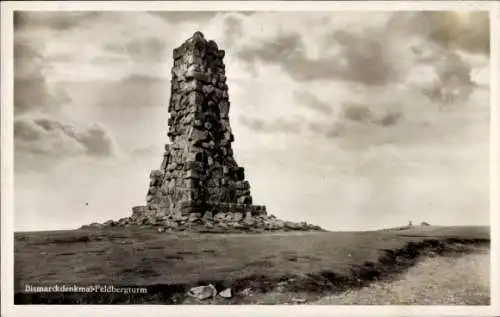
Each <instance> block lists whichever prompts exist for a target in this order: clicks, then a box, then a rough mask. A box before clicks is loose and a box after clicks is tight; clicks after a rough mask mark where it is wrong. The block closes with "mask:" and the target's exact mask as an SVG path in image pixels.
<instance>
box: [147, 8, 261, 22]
mask: <svg viewBox="0 0 500 317" xmlns="http://www.w3.org/2000/svg"><path fill="white" fill-rule="evenodd" d="M148 13H149V14H151V15H154V16H158V17H161V18H163V19H165V20H167V21H169V22H171V23H180V22H206V21H209V20H211V19H213V18H214V17H215V16H217V15H220V14H225V13H231V14H234V13H236V14H241V15H247V16H248V15H252V14H254V13H255V12H254V11H231V12H226V11H148Z"/></svg>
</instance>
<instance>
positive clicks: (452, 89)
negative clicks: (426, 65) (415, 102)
mask: <svg viewBox="0 0 500 317" xmlns="http://www.w3.org/2000/svg"><path fill="white" fill-rule="evenodd" d="M435 71H436V75H437V77H436V79H435V80H434V81H433V82H431V83H430V84H428V85H425V86H424V87H422V92H423V93H424V94H425V95H426V96H428V97H429V98H430V99H431V100H432V101H435V102H438V103H441V104H452V103H455V102H457V101H460V102H465V101H467V100H468V98H469V96H470V95H471V94H472V92H473V91H474V90H475V89H476V88H477V87H478V85H477V84H476V83H475V82H474V81H472V78H471V71H472V66H471V65H469V64H468V63H466V62H465V61H464V60H463V59H462V58H461V57H460V55H458V54H456V53H453V52H449V53H447V54H445V55H444V56H442V57H441V59H440V61H439V62H437V63H436V64H435Z"/></svg>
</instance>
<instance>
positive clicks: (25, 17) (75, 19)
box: [14, 11, 105, 31]
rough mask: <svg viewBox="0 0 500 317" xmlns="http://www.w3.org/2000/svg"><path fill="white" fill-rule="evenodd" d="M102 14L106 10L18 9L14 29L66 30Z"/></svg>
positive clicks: (15, 13) (15, 14)
mask: <svg viewBox="0 0 500 317" xmlns="http://www.w3.org/2000/svg"><path fill="white" fill-rule="evenodd" d="M101 14H105V12H84V11H82V12H79V11H38V12H36V11H16V12H14V30H18V29H22V28H25V27H30V28H50V29H53V30H56V31H66V30H70V29H73V28H77V27H80V26H81V24H82V23H83V22H84V21H86V20H88V19H92V18H94V17H96V16H99V15H101Z"/></svg>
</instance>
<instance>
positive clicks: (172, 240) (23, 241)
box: [14, 227, 489, 304]
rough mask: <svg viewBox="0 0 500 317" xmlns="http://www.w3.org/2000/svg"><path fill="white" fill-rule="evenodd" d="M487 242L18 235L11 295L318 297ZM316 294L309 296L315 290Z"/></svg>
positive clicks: (442, 230)
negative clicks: (226, 292)
mask: <svg viewBox="0 0 500 317" xmlns="http://www.w3.org/2000/svg"><path fill="white" fill-rule="evenodd" d="M477 243H482V244H488V243H489V228H488V227H425V228H414V229H409V230H400V231H372V232H315V233H286V232H285V233H275V234H255V235H252V234H227V235H226V234H201V235H200V234H190V233H171V232H170V233H158V232H156V231H154V230H147V229H139V228H137V229H119V228H116V229H109V228H108V229H102V230H101V229H92V230H87V229H85V230H84V229H81V230H73V231H52V232H29V233H16V234H15V245H14V248H15V288H16V298H15V301H16V303H96V304H97V303H165V304H171V303H182V302H187V303H189V300H186V298H184V296H183V294H184V293H185V291H186V290H187V289H189V288H190V287H193V286H197V285H202V284H206V283H213V284H214V285H215V286H216V288H217V289H218V290H220V289H222V288H225V287H231V288H232V290H233V291H234V293H235V296H234V297H233V298H232V299H231V300H225V301H224V303H238V304H241V303H248V301H249V300H250V299H249V298H250V297H249V296H244V295H242V294H248V293H249V292H252V293H266V292H270V291H275V290H276V289H277V288H279V289H280V291H281V292H285V293H296V292H308V294H313V295H314V296H320V295H321V294H326V293H332V292H339V291H342V290H344V289H345V288H349V287H359V286H362V285H365V284H366V283H368V282H370V281H372V280H377V279H381V278H383V277H384V276H388V275H391V274H394V273H397V272H400V271H401V270H404V269H406V268H408V267H410V266H412V265H413V264H415V262H416V261H417V259H418V258H419V257H420V255H422V254H429V253H430V252H431V253H433V254H436V253H445V252H454V251H456V252H459V251H467V250H469V249H470V246H472V245H474V244H477ZM25 284H32V285H51V284H78V285H82V286H83V285H95V284H99V285H121V286H144V287H147V288H148V294H147V295H142V294H134V295H129V294H105V295H103V294H85V293H78V294H41V293H37V294H23V289H24V285H25ZM311 296H312V295H311Z"/></svg>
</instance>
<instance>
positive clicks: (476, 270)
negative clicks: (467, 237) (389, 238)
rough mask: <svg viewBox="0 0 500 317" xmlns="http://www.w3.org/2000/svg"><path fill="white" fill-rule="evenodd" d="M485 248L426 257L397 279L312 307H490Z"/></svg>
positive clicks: (333, 297) (350, 292)
mask: <svg viewBox="0 0 500 317" xmlns="http://www.w3.org/2000/svg"><path fill="white" fill-rule="evenodd" d="M489 272H490V256H489V250H488V249H482V250H480V252H478V253H473V254H468V255H463V256H458V257H433V258H428V259H426V260H424V261H422V262H420V263H419V264H417V265H416V266H414V267H413V268H410V269H409V270H408V272H407V273H406V274H404V275H403V276H402V277H401V278H400V279H399V280H394V281H385V282H377V283H374V284H371V285H370V286H368V287H365V288H362V289H359V290H351V291H347V292H345V293H342V294H339V295H333V296H328V297H324V298H322V299H320V300H318V301H315V302H311V303H309V304H314V305H370V304H372V305H489V304H490V278H489V276H490V273H489Z"/></svg>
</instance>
